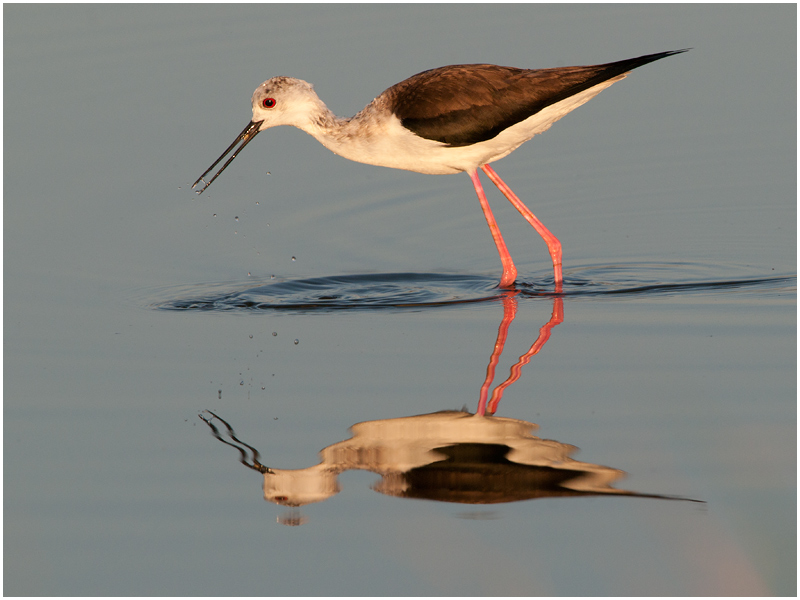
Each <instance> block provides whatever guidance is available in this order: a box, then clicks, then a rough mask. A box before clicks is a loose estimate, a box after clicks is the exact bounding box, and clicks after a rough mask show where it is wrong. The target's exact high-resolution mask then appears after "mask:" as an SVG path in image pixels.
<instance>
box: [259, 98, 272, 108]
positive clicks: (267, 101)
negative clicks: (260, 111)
mask: <svg viewBox="0 0 800 600" xmlns="http://www.w3.org/2000/svg"><path fill="white" fill-rule="evenodd" d="M261 106H263V107H264V108H275V98H264V99H263V100H262V101H261Z"/></svg>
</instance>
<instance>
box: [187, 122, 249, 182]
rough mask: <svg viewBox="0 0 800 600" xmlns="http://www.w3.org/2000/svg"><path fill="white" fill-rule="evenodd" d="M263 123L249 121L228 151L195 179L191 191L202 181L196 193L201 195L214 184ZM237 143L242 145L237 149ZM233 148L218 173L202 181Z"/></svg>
mask: <svg viewBox="0 0 800 600" xmlns="http://www.w3.org/2000/svg"><path fill="white" fill-rule="evenodd" d="M263 122H264V121H250V123H248V125H247V127H245V128H244V130H243V131H242V133H240V134H239V135H238V136H237V138H236V139H235V140H233V143H232V144H231V145H230V146H228V149H227V150H225V152H223V153H222V156H220V157H219V158H218V159H217V160H215V161H214V164H213V165H211V166H210V167H208V168H207V169H206V170H205V172H204V173H203V174H202V175H200V177H198V178H197V181H195V182H194V183H193V184H192V189H194V188H195V187H196V186H197V184H198V183H200V182H201V181H202V182H203V183H205V185H204V186H203V187H202V188H200V189H199V190H197V193H198V194H202V193H203V192H204V191H205V190H206V188H207V187H208V186H210V185H211V184H212V183H213V182H214V180H215V179H216V178H217V177H219V176H220V173H222V172H223V171H224V170H225V167H227V166H228V165H229V164H231V162H232V161H233V159H234V158H236V155H237V154H239V152H241V151H242V149H243V148H244V147H245V146H247V144H249V143H250V140H252V139H253V138H254V137H256V134H257V133H258V127H259V126H260V125H261V124H262V123H263ZM239 142H242V145H241V146H239V147H238V148H236V144H238V143H239ZM234 148H236V151H235V152H234V153H233V154H232V155H231V157H230V158H229V159H228V160H227V162H226V163H225V164H224V165H222V168H221V169H220V170H219V171H217V174H216V175H214V176H213V177H212V178H211V179H209V180H208V181H206V180H205V179H203V177H205V176H206V175H207V174H208V172H209V171H210V170H211V169H213V168H214V167H216V166H217V164H218V163H219V161H221V160H222V159H223V158H225V157H226V156H227V155H228V153H229V152H230V151H231V150H233V149H234Z"/></svg>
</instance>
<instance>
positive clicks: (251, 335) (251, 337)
mask: <svg viewBox="0 0 800 600" xmlns="http://www.w3.org/2000/svg"><path fill="white" fill-rule="evenodd" d="M249 274H250V273H248V275H249ZM250 339H251V340H252V339H253V334H252V333H251V334H250Z"/></svg>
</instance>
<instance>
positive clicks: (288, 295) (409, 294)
mask: <svg viewBox="0 0 800 600" xmlns="http://www.w3.org/2000/svg"><path fill="white" fill-rule="evenodd" d="M726 270H727V271H729V272H725V271H726ZM731 271H734V272H731ZM735 271H737V270H736V269H731V268H727V269H726V268H720V266H719V265H713V266H712V265H698V264H686V263H680V264H654V263H629V264H622V265H591V266H585V267H575V268H572V269H570V270H569V272H568V273H565V279H564V287H563V291H562V293H561V294H559V295H561V296H562V297H566V298H570V297H573V298H576V299H577V298H590V297H618V296H620V295H625V296H667V295H687V294H718V293H745V292H747V293H758V294H762V295H763V294H765V293H768V294H776V293H778V294H781V293H792V294H794V293H796V289H797V277H796V276H795V275H774V276H770V277H759V276H756V275H753V274H752V273H743V272H742V270H738V272H735ZM713 274H716V275H717V277H713V276H712V275H713ZM720 275H724V277H720ZM515 289H516V291H517V292H518V293H519V295H520V296H521V297H552V296H554V295H556V294H555V293H554V292H553V281H552V276H551V277H550V279H549V281H548V279H547V278H544V279H542V280H537V281H535V282H528V281H525V280H520V281H518V282H517V284H516V288H515ZM504 293H507V292H506V291H505V290H500V289H498V288H497V278H496V277H494V276H491V277H489V276H482V275H448V274H439V273H376V274H365V275H339V276H333V277H315V278H308V279H283V280H270V281H253V280H248V281H247V282H228V283H217V284H197V285H184V286H171V287H168V288H162V289H161V290H158V291H157V292H156V294H155V295H156V296H157V298H156V299H153V297H152V295H151V297H150V299H149V300H148V302H147V304H148V306H149V307H151V308H157V309H160V310H172V311H220V312H224V311H263V310H268V311H295V312H312V311H313V312H319V311H322V312H325V311H337V310H375V309H387V308H390V309H421V308H425V307H436V306H451V305H458V304H467V303H477V302H487V301H492V300H497V299H499V298H500V297H501V296H502V295H503V294H504Z"/></svg>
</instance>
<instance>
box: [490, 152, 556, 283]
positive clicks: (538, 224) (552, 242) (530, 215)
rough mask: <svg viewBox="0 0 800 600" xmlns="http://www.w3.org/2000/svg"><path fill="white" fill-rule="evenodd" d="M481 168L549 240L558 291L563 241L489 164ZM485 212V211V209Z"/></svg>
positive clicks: (540, 233)
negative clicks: (559, 239) (560, 240)
mask: <svg viewBox="0 0 800 600" xmlns="http://www.w3.org/2000/svg"><path fill="white" fill-rule="evenodd" d="M481 170H482V171H483V172H484V173H486V174H487V175H488V176H489V179H491V180H492V183H494V184H495V185H496V186H497V187H498V188H499V189H500V191H501V192H503V195H504V196H505V197H506V198H508V200H509V202H511V204H513V205H514V208H516V209H517V210H518V211H519V212H520V214H521V215H522V216H523V217H525V220H526V221H528V223H530V224H531V225H532V226H533V228H534V229H535V230H536V231H537V232H539V235H541V236H542V238H543V239H544V241H545V242H547V249H548V250H549V251H550V256H551V257H552V259H553V273H554V274H555V280H556V291H557V292H560V291H561V289H560V288H561V282H562V281H563V278H562V276H561V242H559V241H558V238H556V236H554V235H553V234H552V233H550V230H549V229H547V227H545V226H544V224H543V223H542V222H541V221H540V220H539V219H537V218H536V215H534V214H533V213H532V212H531V210H530V209H529V208H528V207H527V206H525V205H524V204H523V203H522V200H520V199H519V198H518V197H517V195H516V194H515V193H514V192H512V191H511V188H510V187H508V186H507V185H506V183H505V182H504V181H503V180H502V179H500V176H499V175H498V174H497V173H495V171H494V169H492V167H490V166H489V165H483V166H482V167H481ZM484 212H485V211H484Z"/></svg>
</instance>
